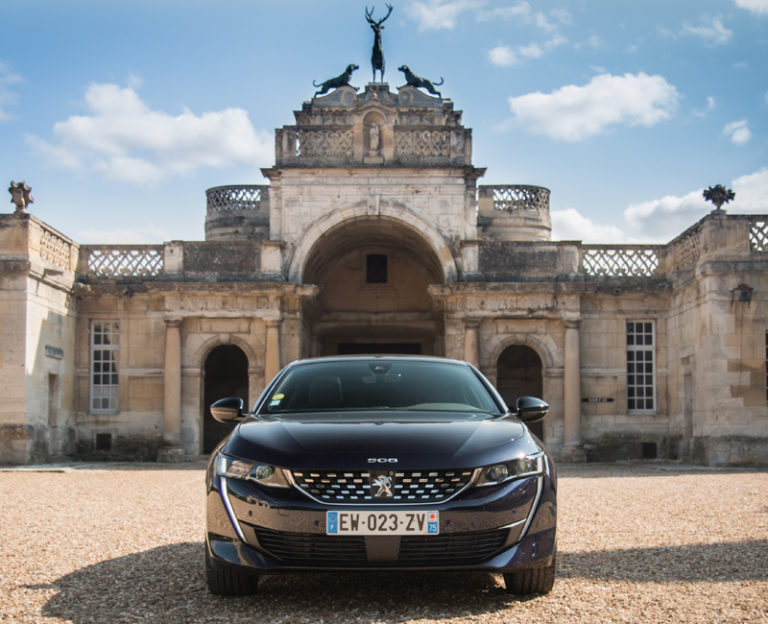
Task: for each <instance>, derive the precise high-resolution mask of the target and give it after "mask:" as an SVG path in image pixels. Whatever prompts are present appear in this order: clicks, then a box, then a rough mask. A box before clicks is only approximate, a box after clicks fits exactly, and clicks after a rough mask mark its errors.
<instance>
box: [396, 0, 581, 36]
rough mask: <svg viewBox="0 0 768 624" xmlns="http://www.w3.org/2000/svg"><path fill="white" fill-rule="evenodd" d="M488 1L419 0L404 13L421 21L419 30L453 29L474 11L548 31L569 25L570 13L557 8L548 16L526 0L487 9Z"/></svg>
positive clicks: (488, 18)
mask: <svg viewBox="0 0 768 624" xmlns="http://www.w3.org/2000/svg"><path fill="white" fill-rule="evenodd" d="M488 4H489V3H488V0H420V1H417V2H410V3H408V4H406V6H405V12H406V14H407V15H409V16H410V17H411V18H412V19H414V20H416V22H417V23H418V24H419V30H453V29H454V28H455V27H456V24H457V20H458V17H459V15H461V14H462V13H465V12H468V11H474V12H475V18H476V19H477V21H480V22H487V21H499V20H504V21H508V20H518V21H520V22H522V23H524V24H530V25H532V26H536V27H537V28H540V29H541V30H544V31H547V32H551V33H553V32H555V31H556V30H557V28H558V24H569V23H570V21H571V16H570V13H568V11H566V10H559V9H554V10H552V11H550V12H549V15H545V14H544V13H542V12H540V11H539V12H534V11H533V10H532V9H531V5H530V4H529V3H528V2H527V1H526V0H521V1H519V2H517V3H515V4H511V5H509V6H501V7H498V6H497V7H493V8H490V9H489V8H487V6H488Z"/></svg>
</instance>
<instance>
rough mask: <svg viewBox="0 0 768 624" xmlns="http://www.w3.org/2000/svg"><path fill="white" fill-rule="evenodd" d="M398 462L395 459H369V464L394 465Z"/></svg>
mask: <svg viewBox="0 0 768 624" xmlns="http://www.w3.org/2000/svg"><path fill="white" fill-rule="evenodd" d="M397 462H398V459H397V457H369V458H368V463H369V464H396V463H397Z"/></svg>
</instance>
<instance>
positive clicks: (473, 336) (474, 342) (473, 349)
mask: <svg viewBox="0 0 768 624" xmlns="http://www.w3.org/2000/svg"><path fill="white" fill-rule="evenodd" d="M479 327H480V321H479V320H478V319H470V320H466V321H464V359H465V360H466V361H467V362H469V363H470V364H472V366H474V367H476V368H480V352H479V350H478V338H477V334H478V328H479Z"/></svg>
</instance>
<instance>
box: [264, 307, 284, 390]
mask: <svg viewBox="0 0 768 624" xmlns="http://www.w3.org/2000/svg"><path fill="white" fill-rule="evenodd" d="M266 324H267V341H266V342H267V344H266V353H265V355H264V386H265V387H266V385H267V384H268V383H269V382H270V381H272V379H273V378H274V376H275V375H277V373H279V372H280V367H281V364H280V319H269V320H267V322H266Z"/></svg>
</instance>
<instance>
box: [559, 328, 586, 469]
mask: <svg viewBox="0 0 768 624" xmlns="http://www.w3.org/2000/svg"><path fill="white" fill-rule="evenodd" d="M563 382H564V383H563V385H564V389H563V403H564V404H565V422H564V425H565V440H564V441H563V442H564V444H563V455H564V456H565V457H566V458H567V459H571V460H583V459H584V449H583V448H582V446H581V362H580V361H579V321H565V374H564V380H563Z"/></svg>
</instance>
